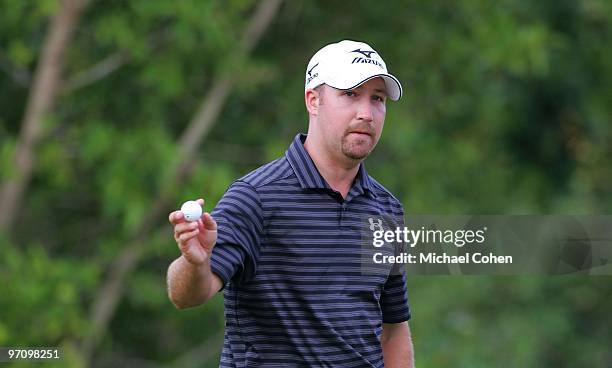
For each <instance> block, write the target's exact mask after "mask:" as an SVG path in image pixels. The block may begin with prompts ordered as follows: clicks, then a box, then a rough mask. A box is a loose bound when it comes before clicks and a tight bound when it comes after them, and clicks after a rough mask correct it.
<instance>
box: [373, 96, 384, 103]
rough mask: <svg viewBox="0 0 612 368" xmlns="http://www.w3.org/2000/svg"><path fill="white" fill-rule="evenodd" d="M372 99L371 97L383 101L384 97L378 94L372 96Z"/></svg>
mask: <svg viewBox="0 0 612 368" xmlns="http://www.w3.org/2000/svg"><path fill="white" fill-rule="evenodd" d="M372 99H373V100H374V101H379V102H385V98H384V97H382V96H379V95H374V96H372Z"/></svg>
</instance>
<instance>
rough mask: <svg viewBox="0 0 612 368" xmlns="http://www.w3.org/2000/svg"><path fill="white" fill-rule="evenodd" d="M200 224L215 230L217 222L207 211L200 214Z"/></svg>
mask: <svg viewBox="0 0 612 368" xmlns="http://www.w3.org/2000/svg"><path fill="white" fill-rule="evenodd" d="M202 225H203V227H204V228H205V229H206V230H217V222H216V221H215V219H213V218H212V216H211V215H210V213H208V212H205V213H204V215H202Z"/></svg>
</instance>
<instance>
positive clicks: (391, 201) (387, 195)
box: [368, 175, 404, 216]
mask: <svg viewBox="0 0 612 368" xmlns="http://www.w3.org/2000/svg"><path fill="white" fill-rule="evenodd" d="M368 176H369V179H370V183H371V184H372V189H373V191H374V194H375V195H376V199H377V201H378V202H379V203H380V204H381V205H383V206H384V207H386V208H388V209H389V210H390V211H391V212H392V213H394V214H397V215H402V216H403V214H404V207H403V206H402V202H400V200H399V199H397V197H395V196H394V195H393V193H391V191H390V190H389V189H387V188H385V186H384V185H382V184H381V183H379V182H378V181H377V180H376V179H374V178H373V177H372V176H370V175H368Z"/></svg>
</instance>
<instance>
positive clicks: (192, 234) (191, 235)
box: [178, 229, 200, 245]
mask: <svg viewBox="0 0 612 368" xmlns="http://www.w3.org/2000/svg"><path fill="white" fill-rule="evenodd" d="M199 232H200V230H198V229H195V230H193V231H190V232H185V233H182V234H181V235H179V237H178V241H179V242H180V244H181V245H183V244H185V243H187V242H188V241H189V240H190V239H192V238H194V237H196V236H197V235H198V233H199Z"/></svg>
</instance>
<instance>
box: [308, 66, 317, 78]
mask: <svg viewBox="0 0 612 368" xmlns="http://www.w3.org/2000/svg"><path fill="white" fill-rule="evenodd" d="M317 65H319V63H316V64H315V65H313V66H312V68H310V70H309V71H308V75H311V74H310V73H312V70H313V69H314V68H316V67H317Z"/></svg>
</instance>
